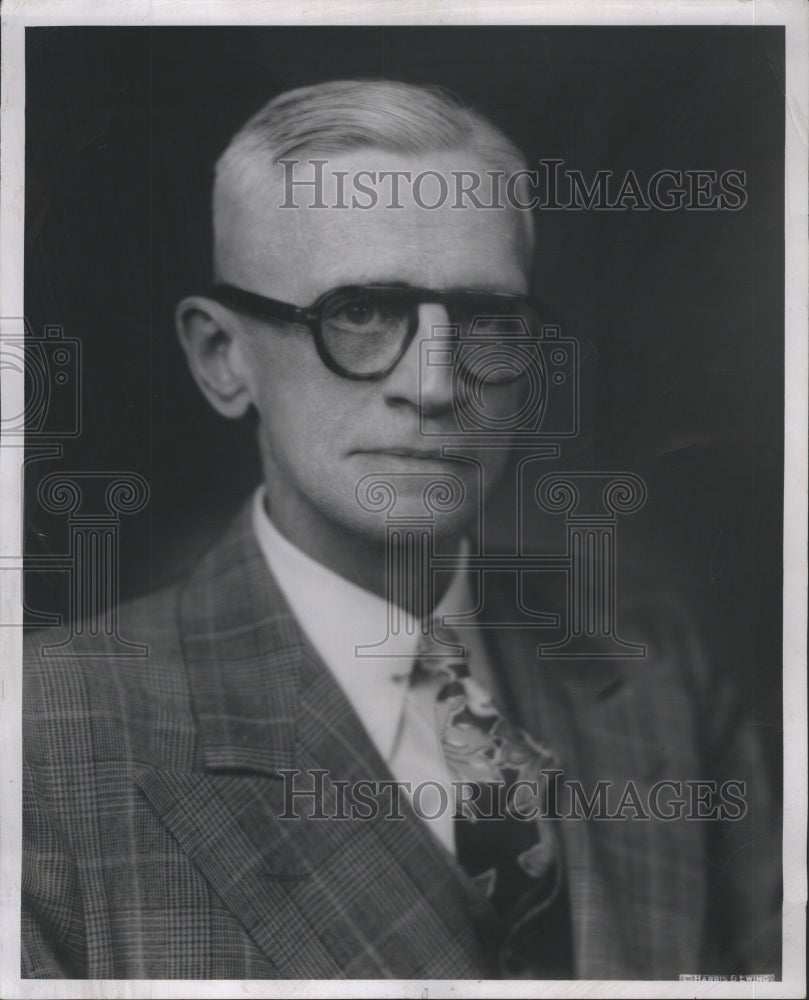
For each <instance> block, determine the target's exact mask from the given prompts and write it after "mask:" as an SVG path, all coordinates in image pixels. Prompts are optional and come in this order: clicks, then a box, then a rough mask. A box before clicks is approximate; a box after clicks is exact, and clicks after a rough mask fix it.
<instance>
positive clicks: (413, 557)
mask: <svg viewBox="0 0 809 1000" xmlns="http://www.w3.org/2000/svg"><path fill="white" fill-rule="evenodd" d="M264 511H265V513H266V514H267V516H268V517H269V518H270V520H271V521H272V523H273V525H274V527H275V528H276V529H277V531H279V532H280V533H281V535H283V536H284V538H286V540H287V541H288V542H290V543H291V544H292V545H294V546H296V547H297V548H298V549H300V550H301V552H303V553H305V554H306V555H307V556H309V558H310V559H313V560H315V561H316V562H318V563H320V564H321V565H323V566H325V567H326V568H327V569H330V570H331V571H332V572H333V573H336V574H338V576H341V577H343V578H344V579H346V580H348V581H350V582H351V583H353V584H355V585H356V586H358V587H361V588H362V589H363V590H367V591H370V592H371V593H373V594H376V595H377V596H379V597H382V598H385V599H387V598H389V597H393V595H395V597H394V598H393V599H395V600H396V602H397V603H398V604H399V605H400V606H401V607H402V608H403V609H404V610H405V611H407V612H408V613H409V614H411V615H413V616H414V617H417V618H418V617H421V616H422V614H424V613H425V612H429V611H430V610H431V607H432V606H434V605H435V604H437V603H438V602H439V601H440V600H441V598H442V597H443V595H444V593H445V591H446V589H447V587H448V585H449V582H450V579H451V577H450V575H449V574H446V573H438V574H436V573H434V572H432V570H431V567H430V566H429V565H425V560H429V558H430V555H429V553H428V554H427V555H426V557H425V555H424V554H423V553H422V551H421V550H420V549H419V547H414V546H411V545H403V544H401V543H400V544H395V543H394V542H392V541H390V542H389V541H388V539H387V538H385V537H383V538H381V539H375V538H374V539H369V538H366V537H363V536H362V535H360V534H359V533H357V532H352V531H351V530H349V529H348V528H346V527H345V526H341V525H336V524H334V523H333V522H329V521H327V520H325V519H324V518H322V517H321V516H319V514H318V513H317V512H312V511H311V510H307V511H306V513H305V516H302V511H301V510H300V508H298V509H297V510H294V511H289V510H287V509H286V506H285V505H284V504H283V503H281V504H274V503H271V502H270V501H269V499H268V494H267V493H265V496H264ZM459 546H460V537H455V538H452V539H446V540H445V543H444V545H443V546H442V548H443V549H444V551H446V552H447V553H449V552H454V551H457V549H458V547H459ZM397 571H398V572H399V574H400V576H402V575H404V577H405V578H403V579H400V580H399V581H396V580H395V579H394V576H395V574H396V572H397ZM397 584H398V585H397ZM428 588H431V589H432V593H428Z"/></svg>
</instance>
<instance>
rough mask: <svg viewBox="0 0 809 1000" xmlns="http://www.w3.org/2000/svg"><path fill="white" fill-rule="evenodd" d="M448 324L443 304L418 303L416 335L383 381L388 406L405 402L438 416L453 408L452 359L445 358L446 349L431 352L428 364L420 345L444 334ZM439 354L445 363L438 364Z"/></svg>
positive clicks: (425, 412)
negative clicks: (430, 360)
mask: <svg viewBox="0 0 809 1000" xmlns="http://www.w3.org/2000/svg"><path fill="white" fill-rule="evenodd" d="M449 325H450V323H449V316H448V315H447V311H446V309H445V308H444V306H441V305H437V304H433V303H425V304H423V305H420V306H419V312H418V328H417V329H416V333H415V336H414V337H413V340H412V341H411V343H410V345H409V346H408V348H407V351H406V352H405V354H404V356H403V357H402V358H401V360H400V361H399V363H398V365H396V367H395V368H394V369H393V371H392V372H391V374H390V375H389V376H388V378H387V379H386V380H385V397H386V400H387V402H388V404H389V405H390V406H397V405H403V404H408V405H410V406H414V407H416V408H417V409H419V410H420V411H421V412H422V413H424V414H425V415H427V416H440V415H442V414H444V413H447V412H449V411H450V410H451V409H452V364H451V360H450V359H448V358H446V351H442V352H440V354H439V353H438V352H430V353H431V354H433V359H434V360H433V363H428V359H427V354H428V352H427V350H425V348H424V347H422V345H423V344H424V345H425V347H426V346H427V342H429V341H430V340H431V339H432V338H433V337H435V336H441V335H442V334H444V335H446V334H447V333H448V332H449V330H448V328H449ZM437 346H440V343H439V345H437ZM442 357H443V358H444V360H445V361H446V362H447V363H441V359H442ZM436 359H437V361H438V363H435V360H436Z"/></svg>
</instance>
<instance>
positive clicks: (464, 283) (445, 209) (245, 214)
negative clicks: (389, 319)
mask: <svg viewBox="0 0 809 1000" xmlns="http://www.w3.org/2000/svg"><path fill="white" fill-rule="evenodd" d="M459 160H461V162H459ZM426 169H430V170H440V171H442V172H443V173H445V174H446V175H447V177H448V181H451V178H450V177H449V171H450V170H456V171H457V170H460V169H464V170H470V169H477V170H479V171H480V172H481V173H484V172H485V170H486V169H487V167H486V166H485V165H483V164H481V163H474V162H472V163H470V162H469V159H468V155H467V156H466V157H464V156H462V155H460V154H455V155H454V156H453V155H452V154H449V153H444V154H435V155H431V156H429V157H424V158H421V157H415V156H414V157H412V158H403V157H401V156H392V155H390V154H386V153H384V152H381V151H373V150H358V151H355V152H353V153H351V154H343V155H340V156H336V157H332V158H331V160H330V162H329V165H328V167H327V171H348V172H349V174H348V176H349V178H350V177H351V176H353V174H354V173H355V172H357V171H360V170H376V171H379V170H410V171H412V172H413V175H414V176H415V174H417V173H418V172H419V171H421V170H426ZM488 169H491V168H488ZM298 170H299V171H300V172H301V173H300V174H296V176H301V175H303V176H307V177H308V176H311V168H310V167H309V166H308V164H306V163H305V161H304V162H302V163H301V165H300V167H299V168H298ZM326 177H327V183H326V188H325V193H324V200H325V202H326V204H327V205H333V204H334V203H335V201H336V200H337V196H336V193H335V192H334V191H333V189H332V188H330V181H329V178H331V177H332V175H331V174H330V173H327V174H326ZM347 190H348V191H349V192H350V190H351V188H350V187H348V188H347ZM379 190H380V203H379V204H378V205H377V206H376V207H375V208H372V209H362V208H345V209H338V208H325V209H322V208H321V209H313V208H308V207H295V208H288V209H283V210H282V209H279V208H278V207H277V206H278V205H279V204H280V202H281V200H282V198H283V194H282V192H281V190H280V189H279V188H278V187H277V186H272V187H271V189H270V190H269V191H268V193H267V198H266V201H265V202H264V203H263V204H261V205H239V206H236V207H235V210H234V211H233V212H232V213H231V216H230V221H229V224H228V225H227V226H226V227H225V231H224V232H220V234H219V240H218V246H217V256H218V264H219V269H220V277H221V278H222V280H225V281H229V282H231V283H233V284H236V285H240V286H241V287H243V288H246V289H249V290H251V291H255V292H259V293H260V294H262V295H265V296H269V297H272V298H276V299H281V300H283V301H286V302H291V303H294V304H296V305H299V306H309V305H311V304H312V303H313V302H314V301H315V300H316V299H317V298H318V297H319V296H321V295H322V294H323V293H324V292H326V291H328V290H330V289H333V288H335V287H337V286H342V285H355V284H369V283H378V284H384V283H402V282H404V283H407V284H410V285H416V286H422V287H426V288H430V289H437V290H446V289H458V288H469V289H478V290H488V291H502V292H511V293H516V294H520V293H525V292H526V291H527V278H526V266H527V259H526V258H527V240H526V236H525V228H524V227H525V220H524V219H523V218H521V217H520V216H519V214H518V213H517V212H515V211H514V210H513V209H507V210H506V209H491V210H485V209H475V208H472V207H470V206H465V207H464V208H461V209H452V208H451V207H450V206H451V205H452V203H453V198H448V199H446V202H445V203H444V204H443V205H441V206H440V207H438V208H435V209H432V210H428V209H425V208H423V207H420V206H419V205H417V204H415V203H414V202H413V200H412V198H411V197H410V193H409V188H407V187H406V186H403V190H402V193H401V194H400V202H401V203H402V204H403V206H404V207H403V208H398V209H394V208H391V207H390V200H389V199H388V198H387V197H386V196H385V192H386V191H387V190H388V189H387V188H384V187H380V188H379ZM424 190H425V192H426V191H427V190H428V189H427V188H425V189H424ZM450 190H452V188H450ZM429 197H431V198H433V199H434V198H435V196H434V195H433V194H432V192H431V193H430V195H429ZM427 198H428V195H427V194H423V195H422V200H423V201H427ZM297 200H298V201H299V202H300V205H301V206H307V205H308V204H309V202H310V200H311V194H310V192H309V191H308V190H307V189H302V193H301V194H300V196H299V197H298V199H297ZM347 200H348V202H349V203H350V201H351V198H350V194H349V196H348V198H347ZM241 322H242V325H243V327H244V330H245V337H244V350H245V354H246V359H247V361H248V368H249V379H250V387H251V395H252V399H253V402H254V405H255V406H256V409H257V410H258V414H259V417H260V432H259V437H260V446H261V453H262V460H263V466H264V473H265V479H266V484H267V490H268V496H269V504H270V511H271V514H272V516H273V518H274V519H275V520H276V522H277V523H278V524H279V526H280V527H281V528H282V530H283V531H284V532H285V533H286V534H287V535H288V537H290V538H292V540H293V541H300V540H301V539H303V538H305V537H306V536H307V534H311V533H312V532H320V533H322V531H323V530H331V531H333V532H338V533H342V534H343V536H345V533H346V532H350V533H351V534H353V535H359V536H360V537H362V538H363V539H365V540H379V541H381V540H383V539H384V537H385V516H384V511H383V512H381V513H380V512H369V511H368V510H365V509H363V506H362V505H361V504H360V503H359V502H358V500H357V495H356V490H357V486H358V483H359V482H360V480H363V477H367V476H369V474H378V475H379V476H380V478H384V479H386V480H387V481H388V482H390V483H392V485H393V489H394V491H395V494H396V498H397V506H396V509H395V513H396V514H397V515H399V516H402V515H411V516H419V515H422V516H423V515H424V514H425V513H427V511H426V509H425V506H424V500H423V494H424V488H425V485H427V484H428V483H429V482H430V481H438V480H441V479H442V477H447V476H454V477H457V479H458V480H460V482H461V484H462V487H463V492H464V494H465V499H464V500H463V502H462V504H461V505H460V507H459V508H458V509H457V510H456V511H454V512H451V513H445V514H442V515H439V516H438V517H437V521H436V530H437V532H438V533H439V534H441V533H447V534H450V535H452V534H456V533H458V532H459V531H460V530H462V528H463V527H464V525H466V524H468V522H469V521H470V520H471V519H472V518H473V517H474V515H475V514H476V512H477V511H478V510H479V508H480V503H481V496H480V482H481V481H483V482H485V487H486V488H487V489H488V488H491V486H493V485H494V483H495V482H496V481H497V479H498V478H499V477H500V475H501V473H502V470H503V467H504V465H505V462H506V459H507V450H508V442H507V441H503V447H501V448H480V449H475V448H472V447H469V446H467V447H466V448H465V449H464V451H465V453H466V454H467V456H468V459H470V460H468V461H458V460H457V459H456V460H452V459H448V458H444V457H442V456H441V445H442V444H444V443H448V442H449V440H450V435H452V441H453V442H454V443H458V442H459V440H461V441H462V438H460V439H459V434H458V425H457V422H456V419H455V416H454V411H453V383H452V371H451V368H450V367H449V366H446V367H442V366H437V367H435V366H430V367H422V357H421V354H422V352H421V350H420V346H419V345H420V343H421V342H422V341H423V340H424V339H425V338H429V337H430V336H431V332H432V329H433V326H434V325H444V326H445V325H446V324H447V323H448V317H447V313H446V311H445V309H444V307H443V306H441V305H437V304H434V303H430V304H423V305H421V306H420V307H419V326H418V329H417V332H416V335H415V337H414V339H413V341H412V343H411V344H410V346H409V348H408V350H407V352H406V353H405V355H404V356H403V357H402V358H401V360H400V361H399V363H398V364H397V365H396V367H395V368H394V369H393V371H391V372H390V373H389V374H387V375H386V376H385V377H383V378H382V379H380V380H379V381H352V380H350V379H347V378H344V377H341V376H340V375H337V374H335V373H334V372H332V371H330V370H329V369H328V368H327V367H326V366H325V365H324V364H323V362H322V361H321V359H320V358H319V356H318V354H317V352H316V348H315V343H314V340H313V337H312V335H311V333H310V332H309V331H308V330H307V329H306V328H304V327H297V326H290V325H285V324H273V323H270V322H267V321H263V320H258V319H253V318H248V317H242V318H241ZM518 391H519V390H518V389H516V388H515V387H514V384H513V383H512V384H508V385H507V386H501V387H499V388H498V389H497V390H495V391H494V394H493V395H490V397H489V399H488V401H487V405H489V406H494V407H495V408H497V407H502V411H503V412H504V413H506V414H507V413H509V412H513V410H514V393H515V392H518Z"/></svg>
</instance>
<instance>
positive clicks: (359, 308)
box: [335, 302, 379, 326]
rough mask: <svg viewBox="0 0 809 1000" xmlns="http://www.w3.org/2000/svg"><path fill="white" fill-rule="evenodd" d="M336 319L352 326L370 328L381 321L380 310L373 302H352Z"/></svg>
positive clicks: (341, 310) (344, 307)
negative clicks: (372, 324)
mask: <svg viewBox="0 0 809 1000" xmlns="http://www.w3.org/2000/svg"><path fill="white" fill-rule="evenodd" d="M335 318H336V319H337V320H338V321H345V322H348V323H350V324H351V325H352V326H369V325H370V324H371V323H373V322H375V321H378V320H379V309H378V308H377V306H375V305H374V304H373V303H372V302H352V303H351V304H350V305H346V306H343V308H342V309H340V310H339V311H338V313H337V316H336V317H335Z"/></svg>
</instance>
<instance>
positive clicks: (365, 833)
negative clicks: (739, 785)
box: [22, 507, 780, 979]
mask: <svg viewBox="0 0 809 1000" xmlns="http://www.w3.org/2000/svg"><path fill="white" fill-rule="evenodd" d="M489 613H490V614H494V619H495V620H496V617H497V609H496V607H493V608H490V609H489ZM636 620H637V622H638V623H639V624H638V628H639V629H640V632H641V634H642V635H643V638H644V640H645V641H647V642H648V644H649V657H648V659H647V660H644V661H632V662H630V661H626V662H620V661H595V662H590V663H589V664H584V663H578V664H575V663H574V664H571V663H570V662H569V661H568V662H561V661H559V662H557V663H554V662H553V661H551V662H550V663H549V664H548V665H547V666H546V665H544V664H539V663H538V662H537V660H536V643H537V633H536V632H534V631H532V630H528V631H526V630H521V629H503V628H497V629H492V630H491V631H490V632H489V631H486V632H485V635H486V636H487V638H488V639H489V641H490V645H491V650H490V651H491V654H492V663H493V664H495V665H496V666H497V669H498V672H499V675H500V679H501V683H502V687H503V690H504V692H505V694H506V697H507V700H508V701H509V702H510V708H511V711H512V713H513V715H514V716H515V718H516V720H517V721H518V722H519V723H520V724H521V725H523V726H525V727H526V728H527V729H528V730H529V731H531V732H532V733H533V734H534V735H535V736H536V737H537V738H538V739H541V740H543V741H545V742H546V743H548V744H550V745H552V746H553V747H554V748H555V749H556V750H557V752H558V755H559V757H560V760H561V763H562V766H563V767H564V769H565V778H566V780H567V779H568V778H570V779H575V780H579V781H581V782H582V783H583V785H584V787H585V788H586V789H592V788H594V787H595V785H596V783H597V782H598V781H603V780H608V781H613V782H615V783H616V785H617V786H621V785H622V784H624V783H626V781H627V780H629V779H631V781H632V782H633V783H634V784H635V785H636V787H637V788H638V789H639V790H640V791H641V794H643V792H644V789H646V790H648V788H649V787H650V785H651V784H652V783H653V782H655V781H656V780H658V779H659V778H661V777H666V778H673V779H699V778H706V777H709V776H711V777H712V776H717V777H719V778H720V779H721V778H722V777H723V776H726V777H734V778H735V777H745V776H747V777H748V780H750V779H749V775H750V774H752V773H754V772H755V771H756V770H758V771H761V768H760V767H758V768H757V764H758V759H757V757H756V750H755V740H754V739H751V738H750V737H751V730H750V727H745V726H744V725H740V724H739V720H738V718H736V716H735V714H734V708H733V701H732V699H731V698H730V697H729V696H728V695H727V694H726V693H725V691H724V689H722V688H721V687H715V686H713V682H712V681H711V679H710V673H709V670H708V667H707V663H706V661H705V657H704V654H703V652H702V650H701V647H700V646H699V645H698V644H697V642H696V640H695V638H694V634H693V630H692V629H691V627H690V626H689V624H688V623H687V621H686V620H684V619H683V618H682V616H681V615H680V612H679V611H678V609H677V608H676V607H675V606H673V605H671V606H670V605H666V604H662V605H661V603H660V602H659V601H658V602H656V603H655V608H654V615H653V616H651V617H648V616H647V617H644V616H643V614H642V612H641V611H640V609H639V610H638V614H637V615H636ZM484 625H485V620H484ZM121 634H122V635H124V636H126V638H128V639H137V640H139V641H141V642H146V643H147V644H148V656H146V657H131V656H124V657H121V656H111V655H105V654H104V648H103V645H102V646H101V652H100V653H99V650H100V646H99V640H98V637H95V638H94V639H93V641H92V642H91V641H90V638H89V637H86V638H85V639H84V640H82V639H81V637H79V639H78V640H74V642H73V645H72V646H70V647H69V650H68V647H63V648H62V649H60V648H59V645H58V644H59V642H60V641H61V640H63V639H64V638H65V636H64V635H63V636H60V635H59V634H58V633H54V632H43V633H39V634H38V635H35V636H33V637H32V638H31V641H30V642H29V645H28V652H27V654H26V660H25V666H24V670H25V695H24V719H25V721H24V732H25V750H24V768H25V783H24V860H23V880H22V882H23V918H22V919H23V956H22V967H23V975H24V976H28V977H77V978H78V977H87V978H93V979H96V978H97V979H105V978H116V979H117V978H121V979H127V978H138V979H165V978H173V977H176V978H204V979H247V978H266V979H274V978H289V979H294V978H307V979H310V978H341V977H347V978H361V977H371V978H385V977H396V978H411V977H417V978H454V979H480V978H486V977H488V976H497V975H503V974H505V973H504V971H503V969H504V967H503V965H502V964H499V965H498V962H497V959H498V956H494V957H492V956H491V955H489V954H488V952H487V948H486V935H487V932H486V928H487V926H488V924H487V921H488V920H489V919H490V917H491V914H490V912H489V910H488V904H487V903H486V902H485V901H484V900H482V899H481V898H480V897H479V896H478V895H477V894H476V891H475V889H474V888H473V886H472V885H471V883H470V882H469V881H468V880H467V879H466V877H465V875H464V873H463V872H462V870H461V869H460V868H459V867H458V865H457V864H456V863H455V861H454V859H453V858H452V857H451V856H450V855H449V854H448V853H447V852H446V851H444V849H443V848H442V847H441V846H440V845H439V843H438V842H437V841H436V840H435V839H434V838H433V837H432V835H431V834H430V833H429V831H428V830H427V828H426V826H425V825H424V824H423V823H422V822H421V820H419V819H418V818H417V817H416V816H415V815H413V814H411V813H409V812H408V811H407V808H405V817H404V819H403V820H401V821H391V820H386V819H384V818H382V817H381V816H380V817H377V818H376V819H373V820H362V819H354V820H336V819H331V820H323V819H317V818H312V819H303V820H293V821H290V820H284V819H282V818H280V817H281V814H282V813H283V812H284V809H285V794H286V791H288V789H289V784H288V781H289V779H287V782H286V783H285V781H284V780H283V778H282V777H281V774H280V772H281V771H283V770H284V769H291V770H298V771H300V772H301V775H300V776H299V778H298V782H299V785H298V787H310V784H311V781H310V779H309V778H308V776H307V775H308V772H310V771H313V770H323V771H326V772H327V774H326V776H325V778H324V781H325V785H324V787H325V789H326V792H327V793H329V791H330V790H331V789H332V788H333V784H332V783H333V782H334V781H340V780H343V781H353V780H359V779H371V780H374V779H379V780H385V779H390V778H391V775H390V773H389V771H388V769H387V767H386V765H385V763H384V762H383V761H382V760H381V759H380V757H379V756H378V754H377V752H376V750H375V748H374V746H373V744H372V743H371V741H370V739H369V737H368V736H367V734H366V733H365V731H364V729H363V727H362V725H361V724H360V722H359V720H358V718H357V717H356V715H355V713H354V712H353V710H352V708H351V706H350V704H349V703H348V701H347V700H346V698H345V697H344V695H343V694H342V692H341V690H340V689H339V687H338V686H337V684H336V682H335V681H334V679H333V678H332V676H331V674H330V673H329V671H328V670H327V669H326V668H325V666H324V665H323V664H322V662H321V661H320V660H319V659H318V657H317V655H316V654H315V653H314V651H313V650H312V649H311V647H310V646H309V645H308V643H307V642H306V640H305V638H304V637H303V635H302V633H301V631H300V629H299V627H298V625H297V623H296V621H295V619H294V618H293V616H292V614H291V612H290V610H289V608H288V606H287V605H286V603H285V601H284V600H283V598H282V595H281V593H280V591H279V589H278V587H277V585H276V583H275V581H274V580H273V578H272V577H271V575H270V573H269V571H268V569H267V567H266V564H265V562H264V560H263V558H262V556H261V553H260V551H259V549H258V547H257V544H256V542H255V539H254V537H253V533H252V527H251V523H250V516H249V507H248V508H245V509H244V510H243V511H242V512H241V514H240V515H239V517H238V518H237V519H236V521H235V522H234V524H233V525H232V526H231V528H230V530H229V531H228V533H227V534H226V536H225V537H224V539H223V540H222V541H221V542H220V543H219V544H218V545H217V546H216V547H215V548H214V549H213V550H212V551H211V553H209V555H208V556H207V557H206V558H205V559H204V560H203V561H202V562H201V563H200V564H199V565H198V567H197V568H196V570H195V571H194V572H193V574H192V575H191V577H190V578H189V579H188V580H187V581H186V582H184V583H183V584H181V585H179V586H177V587H173V588H171V589H169V590H167V591H164V592H162V593H159V594H155V595H152V596H151V597H148V598H145V599H142V600H140V601H137V602H134V603H132V604H129V605H127V606H125V607H124V608H122V613H121ZM77 642H78V646H77V645H76V643H77ZM82 642H84V650H85V651H84V653H82ZM46 646H49V647H50V648H49V649H46V648H45V647H46ZM112 648H113V647H112V645H111V644H110V651H111V652H112ZM68 652H69V654H70V655H67V654H68ZM304 772H306V774H304ZM751 793H753V794H754V796H755V803H756V809H755V812H753V810H752V809H751V810H750V811H749V812H748V815H747V817H746V818H745V820H744V821H742V822H739V823H735V824H728V825H727V827H726V828H721V827H720V824H718V823H715V822H712V823H706V822H688V821H676V820H675V821H658V820H651V821H648V820H647V821H638V820H636V821H631V820H630V821H604V820H600V821H599V820H595V819H594V820H591V821H583V820H571V821H563V822H561V823H560V824H559V830H560V834H561V840H562V844H563V849H564V855H565V865H566V871H567V882H568V888H569V893H570V900H571V907H572V914H573V939H574V951H575V964H576V974H577V975H578V976H579V977H583V978H649V979H655V978H668V977H671V976H676V975H677V974H678V973H680V972H693V971H698V972H705V971H715V970H717V969H721V970H722V971H734V970H738V969H739V968H742V967H747V968H748V969H749V970H751V971H760V970H761V969H762V968H763V967H764V966H765V965H766V966H767V968H769V967H771V966H772V963H773V962H776V963H777V960H778V954H777V953H778V948H779V925H778V911H779V905H780V896H779V883H778V870H779V861H780V843H779V840H778V822H777V812H776V811H775V807H774V805H773V804H772V803H771V801H770V796H769V790H768V788H767V785H766V782H759V784H758V785H757V786H756V787H755V790H754V789H753V786H752V784H751V785H750V786H749V788H748V801H749V802H750V803H751V804H752V802H753V798H752V797H751ZM757 848H760V849H757ZM762 857H763V858H764V859H765V861H766V862H768V863H764V862H762ZM753 890H755V891H753ZM499 958H500V959H502V955H500V956H499ZM768 963H769V964H768Z"/></svg>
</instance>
